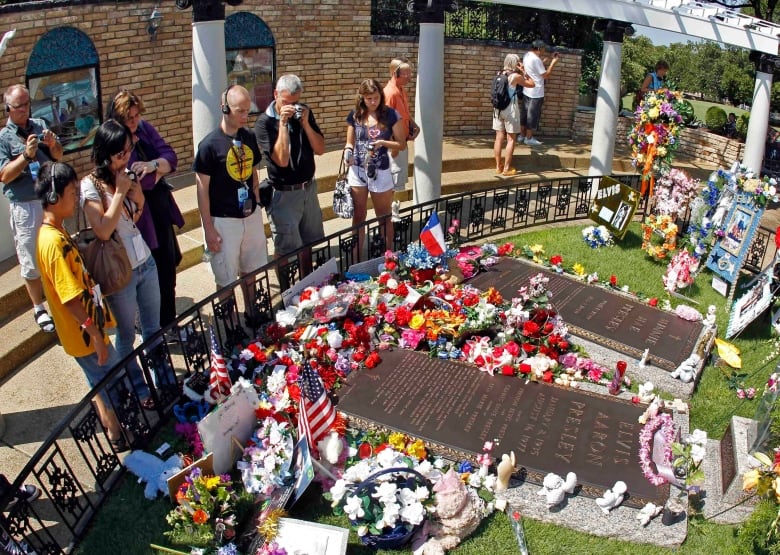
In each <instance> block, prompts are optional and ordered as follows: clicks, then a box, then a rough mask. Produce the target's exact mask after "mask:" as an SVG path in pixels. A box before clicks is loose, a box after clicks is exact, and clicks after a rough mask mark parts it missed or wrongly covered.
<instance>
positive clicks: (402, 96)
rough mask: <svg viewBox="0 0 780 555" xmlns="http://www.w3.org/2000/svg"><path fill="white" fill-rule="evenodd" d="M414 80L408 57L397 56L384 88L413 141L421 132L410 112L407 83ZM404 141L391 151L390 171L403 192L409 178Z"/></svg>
mask: <svg viewBox="0 0 780 555" xmlns="http://www.w3.org/2000/svg"><path fill="white" fill-rule="evenodd" d="M411 80H412V66H411V64H409V61H408V60H407V59H406V58H395V59H394V60H392V61H391V62H390V80H389V81H388V82H387V84H386V85H385V88H384V93H385V104H387V105H388V106H389V107H390V108H393V109H395V111H396V112H398V115H400V116H401V121H403V123H404V125H405V129H408V130H409V135H408V136H407V137H406V142H408V141H413V140H415V139H416V138H417V135H419V134H420V126H419V125H417V124H416V123H415V122H414V120H413V119H412V116H411V114H410V112H409V97H408V93H407V92H406V88H405V87H406V85H408V84H409V81H411ZM405 147H406V144H405V143H404V149H403V150H391V151H390V173H391V174H392V176H393V189H394V190H395V191H396V192H402V191H403V190H404V189H406V182H407V181H408V180H409V150H408V149H407V148H405Z"/></svg>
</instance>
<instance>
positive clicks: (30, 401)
mask: <svg viewBox="0 0 780 555" xmlns="http://www.w3.org/2000/svg"><path fill="white" fill-rule="evenodd" d="M492 147H493V138H492V137H455V138H449V139H446V140H445V143H444V162H443V174H442V194H443V195H446V194H451V193H454V192H457V191H462V190H466V189H468V190H478V189H489V188H492V187H494V186H496V185H498V184H504V183H506V182H511V183H517V182H528V181H538V180H541V179H553V178H561V177H566V176H569V177H571V176H582V175H587V170H588V165H589V155H590V145H589V144H588V145H586V144H581V143H574V142H566V141H564V142H560V141H558V142H555V141H549V142H546V143H545V144H544V145H543V146H541V147H536V148H535V149H531V148H530V147H527V146H519V147H518V148H517V149H516V152H515V160H514V166H515V167H516V168H517V169H518V170H519V172H520V173H519V174H518V175H517V176H516V177H513V178H508V179H505V178H501V177H498V176H496V175H494V168H495V164H494V161H493V152H492ZM340 156H341V152H340V151H331V152H328V153H326V154H325V155H323V156H321V157H319V158H318V160H317V180H318V188H319V190H320V191H321V193H320V199H321V201H320V202H321V206H322V207H323V212H324V215H325V218H326V225H325V227H326V234H330V233H334V232H336V231H338V230H340V229H344V228H345V227H347V225H348V224H349V223H350V222H349V221H347V220H341V219H338V218H334V217H333V213H332V209H331V198H332V190H333V185H334V183H335V176H336V173H337V171H338V165H339V158H340ZM410 159H412V160H413V153H412V156H410ZM678 167H681V168H683V169H686V170H687V171H689V173H690V174H691V175H693V176H695V177H702V178H706V176H707V175H708V174H709V173H710V172H711V171H712V170H713V169H714V168H712V167H707V166H703V165H700V164H697V163H695V162H681V163H680V164H679V165H678ZM614 169H615V173H634V169H633V168H632V167H631V165H630V162H629V157H628V155H627V153H625V152H623V153H617V154H616V159H615V165H614ZM171 181H172V183H173V184H175V187H176V190H175V193H174V194H175V196H176V200H177V202H178V204H179V206H180V207H181V209H182V212H184V213H185V219H186V221H187V225H186V226H185V228H184V229H183V230H182V232H181V233H180V235H179V241H180V244H181V247H182V250H183V251H184V262H183V264H182V265H181V267H180V269H179V273H178V279H177V282H178V286H177V298H176V304H177V307H178V309H179V310H180V311H182V310H185V309H186V308H188V307H189V306H191V305H192V304H193V303H194V302H195V301H197V300H199V299H202V298H203V297H204V296H206V295H208V294H210V293H211V292H213V290H214V282H213V278H212V276H211V273H210V269H209V268H208V267H207V266H206V265H205V264H203V263H202V262H200V259H201V254H202V230H201V229H200V221H199V216H198V212H197V203H196V199H195V188H194V180H193V177H192V175H191V174H182V175H179V176H175V177H174V178H173V179H171ZM400 198H401V199H402V200H403V201H404V203H410V202H411V200H412V199H411V185H409V188H408V189H407V191H406V192H405V193H402V194H401V195H400ZM368 218H373V213H372V212H369V215H368ZM269 252H272V245H271V243H270V241H269ZM28 303H29V300H28V299H27V296H26V293H25V291H24V288H23V284H22V280H21V277H20V276H19V268H18V266H17V265H16V260H15V259H12V260H9V261H5V262H3V263H0V306H2V307H3V310H2V316H0V325H2V332H1V333H2V337H3V341H2V342H0V414H1V415H2V417H3V419H4V421H5V431H4V432H2V431H0V434H2V435H1V436H0V461H1V462H0V471H1V472H3V473H4V474H6V476H8V477H9V478H10V479H11V480H13V478H14V477H16V476H17V475H18V473H19V472H20V471H21V469H22V468H23V466H24V465H25V464H26V463H27V462H28V460H29V458H30V457H31V456H32V455H33V454H34V453H35V451H36V450H37V449H38V447H39V446H40V445H41V443H42V442H43V441H44V440H45V438H46V436H47V435H48V433H49V430H50V429H51V428H52V427H53V426H54V425H55V424H56V423H57V422H59V421H60V420H61V419H62V417H63V416H64V415H65V414H66V412H67V411H68V410H69V409H70V408H71V407H72V406H73V405H74V404H75V403H77V402H78V401H79V400H80V399H81V398H82V397H83V396H84V395H85V394H86V393H87V391H88V387H87V383H86V380H85V379H84V376H83V374H82V372H81V370H80V368H79V367H78V366H77V365H76V363H75V362H74V361H73V359H72V358H70V357H69V356H67V355H65V353H64V352H63V350H62V348H61V347H60V346H59V345H57V344H55V343H54V342H55V341H56V337H55V335H54V334H44V333H43V332H41V331H39V330H38V328H37V326H36V324H35V323H34V321H33V318H32V316H31V312H30V310H29V307H28ZM0 428H2V424H0Z"/></svg>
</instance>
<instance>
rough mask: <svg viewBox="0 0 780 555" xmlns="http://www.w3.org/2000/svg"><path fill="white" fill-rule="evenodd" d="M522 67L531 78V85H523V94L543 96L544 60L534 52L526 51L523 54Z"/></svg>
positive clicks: (545, 69)
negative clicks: (532, 83)
mask: <svg viewBox="0 0 780 555" xmlns="http://www.w3.org/2000/svg"><path fill="white" fill-rule="evenodd" d="M523 67H525V72H526V74H527V75H528V77H530V78H531V79H533V82H534V84H535V85H534V86H533V87H523V94H524V95H525V96H527V97H528V98H544V77H542V75H544V74H545V72H546V71H547V68H545V67H544V62H542V59H541V58H540V57H539V56H537V55H536V54H535V53H534V52H532V51H530V50H529V51H528V52H526V53H525V56H523Z"/></svg>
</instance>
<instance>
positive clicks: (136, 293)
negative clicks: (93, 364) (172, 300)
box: [108, 256, 160, 400]
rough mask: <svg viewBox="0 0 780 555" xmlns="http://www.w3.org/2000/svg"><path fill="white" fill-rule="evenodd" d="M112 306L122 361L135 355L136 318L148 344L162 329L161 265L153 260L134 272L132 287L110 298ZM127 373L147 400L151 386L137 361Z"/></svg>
mask: <svg viewBox="0 0 780 555" xmlns="http://www.w3.org/2000/svg"><path fill="white" fill-rule="evenodd" d="M108 305H109V307H110V308H111V312H113V313H114V318H116V350H117V352H118V353H119V358H124V357H126V356H127V355H128V354H130V353H131V352H133V347H134V343H135V315H136V314H138V315H139V319H140V322H141V337H143V340H144V341H146V340H147V339H149V338H150V337H151V336H152V335H154V334H155V333H156V332H157V331H159V329H160V286H159V283H158V281H157V264H156V263H155V261H154V258H153V257H152V256H149V257H148V258H147V259H146V260H145V261H144V262H143V263H141V264H140V265H139V266H138V267H136V268H135V269H133V277H132V278H131V279H130V283H129V284H128V285H127V287H125V288H124V289H122V290H121V291H117V292H116V293H114V294H113V295H110V296H109V297H108ZM127 373H128V375H129V376H130V381H131V382H132V384H133V389H134V390H135V392H136V394H137V395H138V398H139V399H141V400H144V399H147V398H148V397H149V395H150V393H149V386H148V385H147V384H146V382H145V381H144V376H143V372H142V371H141V367H140V366H139V365H138V362H137V361H136V360H133V361H132V362H130V364H128V366H127Z"/></svg>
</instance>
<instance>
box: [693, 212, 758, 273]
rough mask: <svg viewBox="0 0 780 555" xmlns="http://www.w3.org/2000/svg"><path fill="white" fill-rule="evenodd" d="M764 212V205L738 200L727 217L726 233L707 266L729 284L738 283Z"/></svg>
mask: <svg viewBox="0 0 780 555" xmlns="http://www.w3.org/2000/svg"><path fill="white" fill-rule="evenodd" d="M763 212H764V208H763V207H760V206H756V205H754V204H753V203H743V202H739V200H737V202H736V203H734V204H733V205H732V207H731V209H730V210H729V213H728V215H727V216H726V219H725V222H726V225H725V226H724V227H723V236H722V237H721V238H720V240H719V241H718V242H717V243H716V244H715V246H714V247H713V248H712V251H710V255H709V256H708V257H707V263H706V266H707V268H709V269H710V270H712V271H713V272H714V273H715V274H717V275H718V276H720V277H721V278H722V279H724V280H725V281H727V282H728V283H731V284H733V283H735V282H736V281H737V278H738V277H739V271H740V269H741V268H742V265H743V263H744V260H745V257H746V256H747V253H748V250H749V249H750V245H751V244H752V243H753V237H754V236H755V233H756V229H757V228H758V224H759V221H760V220H761V214H763Z"/></svg>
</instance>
